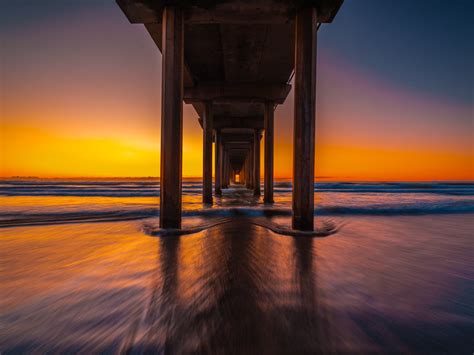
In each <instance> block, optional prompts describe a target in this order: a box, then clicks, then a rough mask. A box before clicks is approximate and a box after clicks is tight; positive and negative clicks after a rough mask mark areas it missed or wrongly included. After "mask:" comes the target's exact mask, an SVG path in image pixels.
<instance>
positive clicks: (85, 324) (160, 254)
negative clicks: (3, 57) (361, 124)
mask: <svg viewBox="0 0 474 355" xmlns="http://www.w3.org/2000/svg"><path fill="white" fill-rule="evenodd" d="M40 183H44V184H48V183H49V184H50V185H52V186H50V187H48V188H49V189H50V194H49V195H45V196H41V193H35V192H36V191H40V190H41V189H42V188H43V187H41V186H38V185H39V184H38V182H35V184H34V185H33V188H31V189H30V190H32V191H33V192H31V191H28V190H25V189H23V187H22V186H20V187H18V186H17V185H18V184H16V185H15V184H13V185H14V186H13V187H12V186H11V185H12V184H11V183H8V182H7V183H4V184H2V185H1V187H0V192H1V193H2V197H0V199H1V202H2V204H1V205H2V209H1V214H0V216H1V222H0V225H1V223H3V225H1V226H2V228H0V290H1V297H0V352H2V353H10V352H12V353H13V352H31V351H36V352H46V351H52V352H86V353H87V352H100V351H106V352H107V351H109V352H119V351H131V352H135V353H140V352H148V351H150V352H165V353H196V352H202V353H222V354H232V353H239V354H248V353H255V354H262V353H268V354H275V353H315V352H328V353H334V352H342V353H347V352H362V353H367V352H393V353H400V352H415V353H441V352H448V353H469V354H470V353H472V351H473V349H474V341H473V339H474V337H473V336H472V335H473V334H474V258H473V257H472V255H474V241H473V230H474V219H473V216H474V214H473V213H472V207H473V200H472V196H473V191H472V190H473V187H472V185H470V184H464V185H462V184H461V185H449V184H448V185H440V184H438V185H436V186H434V185H435V184H428V185H426V186H422V185H417V184H411V185H409V184H398V185H397V184H353V186H349V184H342V185H341V184H339V185H337V184H333V185H332V186H329V185H328V186H322V187H321V186H319V188H318V185H316V203H317V206H318V209H317V211H316V216H315V221H316V223H317V224H318V225H319V224H321V223H324V222H327V221H330V222H331V223H334V224H336V225H337V226H339V227H340V230H339V232H338V233H336V234H334V235H331V236H329V237H326V238H305V237H289V236H284V235H279V234H275V233H273V232H272V231H270V230H268V229H267V228H263V227H260V226H256V225H254V224H253V223H254V222H255V221H256V220H262V219H265V220H266V221H267V223H273V224H275V225H286V226H289V222H290V215H289V213H288V211H289V201H291V193H290V191H291V185H289V183H287V182H281V183H280V185H277V186H278V187H277V192H276V199H277V202H276V204H275V206H273V207H265V206H263V205H262V204H261V203H260V201H257V200H255V199H252V198H251V197H250V196H249V194H248V193H246V192H245V191H244V190H242V189H239V188H235V189H233V190H231V191H226V193H225V196H224V197H223V198H222V199H219V200H216V206H215V207H213V208H211V209H209V208H206V207H205V206H203V205H202V204H200V202H199V194H200V186H199V185H198V184H196V183H194V182H192V184H195V185H196V186H195V187H192V188H193V189H194V190H193V191H192V192H185V193H186V195H185V197H184V199H185V217H184V224H185V225H199V224H202V223H207V222H209V221H212V220H214V219H216V218H225V221H226V223H222V224H219V225H216V226H215V227H211V228H209V229H206V230H204V231H201V232H199V233H195V234H191V235H186V236H181V237H171V236H168V237H154V236H150V235H148V234H146V233H144V226H146V225H149V224H156V222H157V217H156V215H157V214H158V213H159V211H158V210H157V208H156V204H157V203H158V202H159V200H158V198H157V197H154V196H153V195H150V196H141V195H140V196H138V193H135V195H132V196H130V194H129V195H128V196H116V195H113V196H111V195H112V194H114V193H115V194H117V193H118V194H120V191H118V190H120V189H121V188H124V187H123V186H121V184H122V183H123V182H120V183H119V185H115V187H113V185H112V183H114V181H111V182H110V185H111V186H109V187H108V188H109V189H110V190H112V192H110V191H109V192H103V191H101V192H99V193H97V191H95V192H96V194H95V195H91V194H90V193H89V192H88V191H89V190H94V189H96V187H93V188H91V185H94V184H95V185H97V183H96V182H87V181H86V182H84V181H83V182H81V186H78V183H77V182H74V183H73V185H74V186H72V187H71V186H68V187H64V189H65V190H66V192H63V193H62V194H61V193H59V192H58V191H59V190H60V189H62V188H63V187H59V188H58V186H57V185H58V183H57V182H55V183H53V184H51V181H46V182H44V181H41V182H40ZM127 183H128V184H129V183H130V182H127ZM135 183H136V182H133V183H132V184H135ZM62 184H64V183H63V182H62ZM98 185H99V187H98V188H100V189H102V190H104V187H103V186H102V185H104V184H98ZM144 185H145V187H142V189H145V190H147V189H148V188H150V190H151V191H154V192H156V187H157V186H156V183H150V186H151V187H150V186H146V184H144ZM30 187H31V186H30ZM30 187H27V188H30ZM186 188H187V187H186V185H185V190H186ZM81 189H85V190H84V191H83V190H81ZM278 189H280V190H278ZM73 190H74V191H73ZM380 190H383V191H380ZM71 191H73V192H74V193H72V192H71ZM81 191H82V192H84V193H83V194H82V195H81ZM140 191H142V192H143V191H144V190H140V188H138V192H140ZM56 192H57V193H56ZM470 209H471V210H470ZM209 211H211V212H209ZM272 211H273V212H272ZM105 217H107V218H108V221H107V222H103V221H102V222H100V223H97V221H100V220H101V219H103V220H107V218H105ZM66 222H67V223H66ZM71 222H73V223H71ZM92 222H94V223H92Z"/></svg>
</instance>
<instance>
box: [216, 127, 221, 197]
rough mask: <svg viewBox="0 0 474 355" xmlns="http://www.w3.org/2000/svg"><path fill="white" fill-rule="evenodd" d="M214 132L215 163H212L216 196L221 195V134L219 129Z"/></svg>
mask: <svg viewBox="0 0 474 355" xmlns="http://www.w3.org/2000/svg"><path fill="white" fill-rule="evenodd" d="M215 132H216V135H215V137H216V140H215V146H214V148H215V149H214V150H215V154H214V155H215V162H214V175H215V181H214V194H215V195H216V196H220V195H222V190H221V170H222V168H221V163H222V162H221V132H220V130H219V129H216V130H215Z"/></svg>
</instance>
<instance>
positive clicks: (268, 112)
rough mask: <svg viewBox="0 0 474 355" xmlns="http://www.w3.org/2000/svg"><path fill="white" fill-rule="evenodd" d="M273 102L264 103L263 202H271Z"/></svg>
mask: <svg viewBox="0 0 474 355" xmlns="http://www.w3.org/2000/svg"><path fill="white" fill-rule="evenodd" d="M273 121H274V116H273V103H272V102H267V103H265V117H264V127H265V142H264V149H265V158H264V159H265V163H264V164H265V166H264V196H263V201H264V202H265V203H273V146H274V145H273V142H274V138H273V137H274V135H273V132H274V131H273V126H274V125H273Z"/></svg>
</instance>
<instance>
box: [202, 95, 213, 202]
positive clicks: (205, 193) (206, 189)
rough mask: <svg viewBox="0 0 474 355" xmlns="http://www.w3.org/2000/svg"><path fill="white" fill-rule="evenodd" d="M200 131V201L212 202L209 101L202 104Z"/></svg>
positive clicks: (210, 114)
mask: <svg viewBox="0 0 474 355" xmlns="http://www.w3.org/2000/svg"><path fill="white" fill-rule="evenodd" d="M202 132H203V136H202V145H203V149H202V153H203V157H202V179H203V186H202V202H204V203H212V108H211V104H210V103H209V102H206V103H205V105H204V117H203V118H202Z"/></svg>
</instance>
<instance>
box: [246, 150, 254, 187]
mask: <svg viewBox="0 0 474 355" xmlns="http://www.w3.org/2000/svg"><path fill="white" fill-rule="evenodd" d="M248 168H249V171H248V180H247V188H248V189H253V176H254V175H253V142H252V143H250V145H249V154H248Z"/></svg>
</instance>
